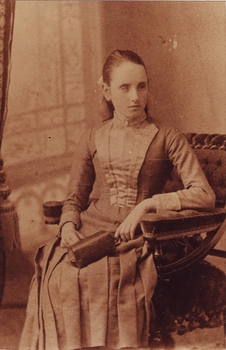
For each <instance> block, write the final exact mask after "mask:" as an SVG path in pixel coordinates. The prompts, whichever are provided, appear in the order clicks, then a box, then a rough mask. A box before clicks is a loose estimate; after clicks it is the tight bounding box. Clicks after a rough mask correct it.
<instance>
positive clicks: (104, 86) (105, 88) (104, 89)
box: [102, 83, 111, 101]
mask: <svg viewBox="0 0 226 350" xmlns="http://www.w3.org/2000/svg"><path fill="white" fill-rule="evenodd" d="M102 92H103V95H104V97H105V99H106V100H107V101H111V92H110V86H108V85H107V84H106V83H103V84H102Z"/></svg>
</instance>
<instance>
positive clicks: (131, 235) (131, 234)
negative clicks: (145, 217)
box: [130, 225, 136, 239]
mask: <svg viewBox="0 0 226 350" xmlns="http://www.w3.org/2000/svg"><path fill="white" fill-rule="evenodd" d="M135 230H136V226H133V225H132V226H131V228H130V239H134V236H135Z"/></svg>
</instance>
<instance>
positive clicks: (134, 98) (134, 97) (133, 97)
mask: <svg viewBox="0 0 226 350" xmlns="http://www.w3.org/2000/svg"><path fill="white" fill-rule="evenodd" d="M130 99H131V101H133V102H134V101H138V99H139V95H138V92H137V89H132V90H131V92H130Z"/></svg>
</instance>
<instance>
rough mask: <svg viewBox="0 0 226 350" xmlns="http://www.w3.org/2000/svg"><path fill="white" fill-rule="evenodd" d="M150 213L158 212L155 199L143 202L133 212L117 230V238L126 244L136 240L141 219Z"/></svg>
mask: <svg viewBox="0 0 226 350" xmlns="http://www.w3.org/2000/svg"><path fill="white" fill-rule="evenodd" d="M149 211H154V212H155V211H156V200H155V199H153V198H148V199H145V200H143V201H142V202H140V203H139V204H138V205H137V206H136V207H135V208H134V209H133V210H132V211H131V213H130V214H129V215H128V216H127V217H126V218H125V220H124V221H123V222H122V223H121V225H119V227H118V228H117V230H116V232H115V238H116V239H117V238H119V237H120V238H121V239H122V240H123V241H124V242H127V241H129V240H131V239H134V235H135V230H136V227H137V225H138V224H139V222H140V220H141V217H142V216H143V215H144V214H145V213H147V212H149Z"/></svg>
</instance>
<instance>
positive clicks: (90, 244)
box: [68, 231, 116, 269]
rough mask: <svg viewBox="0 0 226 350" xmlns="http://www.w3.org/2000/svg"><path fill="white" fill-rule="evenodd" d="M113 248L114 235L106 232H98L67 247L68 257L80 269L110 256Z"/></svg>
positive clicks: (114, 244)
mask: <svg viewBox="0 0 226 350" xmlns="http://www.w3.org/2000/svg"><path fill="white" fill-rule="evenodd" d="M115 248H116V242H115V238H114V234H113V233H110V232H107V231H98V232H96V233H94V234H93V235H91V236H89V237H87V238H84V239H81V240H80V241H79V242H76V243H74V244H72V245H70V246H69V247H68V257H69V260H70V261H71V262H72V263H73V265H75V266H76V267H78V268H80V269H81V268H82V267H85V266H87V265H89V264H92V263H93V262H95V261H97V260H100V259H102V258H103V257H105V256H107V255H110V254H112V253H113V252H114V250H115Z"/></svg>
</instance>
